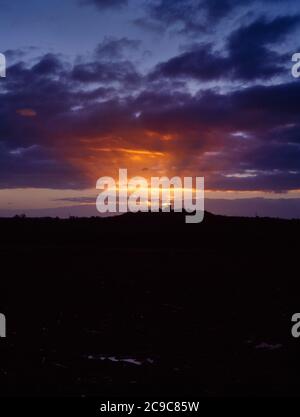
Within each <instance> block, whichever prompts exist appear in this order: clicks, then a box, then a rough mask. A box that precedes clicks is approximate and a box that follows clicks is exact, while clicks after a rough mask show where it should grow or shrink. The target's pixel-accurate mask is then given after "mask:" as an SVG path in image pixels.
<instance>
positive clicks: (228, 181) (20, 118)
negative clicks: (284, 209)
mask: <svg viewBox="0 0 300 417" xmlns="http://www.w3.org/2000/svg"><path fill="white" fill-rule="evenodd" d="M0 7H1V15H0V39H1V41H0V52H3V53H5V54H6V57H7V62H8V69H7V78H6V79H1V80H0V214H1V210H2V214H3V213H4V214H7V213H14V212H17V211H20V210H30V209H32V210H40V209H52V208H55V207H58V206H59V207H61V206H67V207H69V206H70V198H72V195H73V197H74V198H79V197H88V198H92V197H93V195H94V193H95V190H94V185H95V183H96V180H97V178H99V177H100V176H102V175H111V176H113V175H114V173H115V174H116V173H117V170H118V168H119V167H127V168H128V169H129V173H131V174H132V175H142V174H144V175H146V176H151V175H152V176H153V175H168V176H173V175H193V176H195V175H198V176H200V175H201V176H205V178H206V187H207V192H208V195H209V196H210V198H215V199H217V198H219V197H220V198H221V199H223V198H229V199H230V200H235V199H236V200H237V201H238V199H240V198H243V199H244V198H256V197H264V198H266V199H271V200H272V204H273V205H274V206H275V205H276V200H278V201H279V200H280V199H285V198H293V199H298V198H299V197H300V137H299V133H298V132H300V118H299V114H300V108H299V105H300V102H299V99H298V96H299V94H300V81H299V80H298V79H294V78H293V77H292V76H291V66H292V63H291V57H292V55H293V54H294V53H295V52H298V51H300V45H299V34H300V5H299V2H298V1H295V0H286V1H279V0H254V1H250V0H180V1H179V0H172V1H171V0H145V1H144V0H139V1H138V0H128V1H127V0H64V1H63V2H62V1H58V0H52V1H43V2H41V1H38V0H30V1H27V2H24V1H20V0H16V1H14V2H11V1H6V0H2V1H0ZM72 193H73V194H72ZM63 195H65V201H63V200H64V199H63ZM256 201H257V204H258V206H259V204H261V203H260V200H256ZM237 204H238V203H237ZM236 207H238V205H237V206H236ZM220 210H222V207H221V208H220ZM4 211H5V212H4ZM275 211H276V210H275ZM273 212H274V210H273V211H272V213H273ZM266 214H267V213H266Z"/></svg>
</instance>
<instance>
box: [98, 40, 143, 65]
mask: <svg viewBox="0 0 300 417" xmlns="http://www.w3.org/2000/svg"><path fill="white" fill-rule="evenodd" d="M140 45H141V41H139V40H133V39H128V38H126V37H124V38H120V39H118V38H114V37H105V38H104V40H103V41H102V42H101V43H99V45H98V46H97V48H96V56H97V57H98V58H100V59H107V60H121V59H122V58H123V57H124V54H125V53H126V52H128V51H136V50H137V49H139V47H140Z"/></svg>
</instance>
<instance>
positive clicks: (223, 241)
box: [0, 213, 300, 397]
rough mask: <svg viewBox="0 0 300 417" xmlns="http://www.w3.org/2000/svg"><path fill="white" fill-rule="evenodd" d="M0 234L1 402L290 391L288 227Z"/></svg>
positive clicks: (294, 360)
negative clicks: (24, 398) (4, 330)
mask: <svg viewBox="0 0 300 417" xmlns="http://www.w3.org/2000/svg"><path fill="white" fill-rule="evenodd" d="M0 227H1V236H0V251H1V252H0V253H1V281H0V312H2V313H5V315H6V317H7V338H6V339H0V390H1V391H0V392H1V395H2V396H6V395H24V396H42V395H43V396H44V395H47V396H57V395H59V396H60V395H72V396H82V395H86V396H89V395H97V396H101V395H123V396H125V397H126V396H128V397H132V396H137V395H147V396H148V397H150V396H151V395H158V394H159V395H167V394H169V395H178V396H184V395H187V394H189V395H197V396H199V397H201V396H209V397H213V396H245V395H246V396H265V395H272V396H273V395H274V396H287V395H298V392H299V388H298V387H299V379H298V378H299V376H298V375H299V374H298V369H299V366H298V363H299V361H300V360H299V354H300V339H294V338H293V337H292V336H291V327H292V323H291V316H292V315H293V313H296V312H299V311H300V281H299V258H300V242H299V235H300V221H282V220H271V219H259V218H255V219H242V218H226V217H221V216H213V215H210V214H208V213H207V214H206V216H205V220H204V222H203V223H201V224H196V225H195V224H185V223H184V218H183V215H181V214H174V213H171V214H166V213H158V214H136V215H125V216H122V217H118V218H112V219H96V218H95V219H69V220H58V219H57V220H55V219H21V218H19V219H16V218H15V219H1V220H0Z"/></svg>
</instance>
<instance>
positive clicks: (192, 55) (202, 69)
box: [151, 16, 300, 81]
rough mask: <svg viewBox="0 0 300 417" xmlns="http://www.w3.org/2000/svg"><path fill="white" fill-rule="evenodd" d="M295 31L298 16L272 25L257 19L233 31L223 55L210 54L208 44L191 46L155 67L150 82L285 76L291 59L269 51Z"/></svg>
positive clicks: (297, 24)
mask: <svg viewBox="0 0 300 417" xmlns="http://www.w3.org/2000/svg"><path fill="white" fill-rule="evenodd" d="M297 27H300V18H299V16H284V17H278V18H276V19H273V20H271V21H267V20H266V19H265V18H263V19H262V18H260V19H258V20H256V21H254V22H253V23H251V24H249V25H248V26H242V27H240V28H239V29H236V30H235V31H233V32H232V33H231V35H230V36H229V39H228V42H227V51H225V53H224V51H222V53H220V52H219V53H217V52H215V51H213V45H211V44H202V45H199V46H194V47H193V48H192V49H191V50H188V51H187V52H184V53H182V54H180V55H179V56H176V57H174V58H171V59H170V60H169V61H167V62H164V63H161V64H158V65H157V67H156V68H155V70H154V71H153V73H152V74H151V78H152V79H159V78H161V77H171V78H176V77H177V78H192V79H193V78H194V79H196V80H201V81H208V80H218V79H232V80H243V81H251V80H257V79H269V78H271V77H274V76H279V75H282V74H283V73H284V72H287V64H289V63H290V55H288V54H286V53H282V54H279V53H277V52H275V51H274V50H271V49H270V48H269V47H270V46H271V45H274V44H278V43H280V42H282V41H283V40H284V39H285V37H286V36H287V35H288V34H290V33H292V32H293V30H294V29H295V28H297Z"/></svg>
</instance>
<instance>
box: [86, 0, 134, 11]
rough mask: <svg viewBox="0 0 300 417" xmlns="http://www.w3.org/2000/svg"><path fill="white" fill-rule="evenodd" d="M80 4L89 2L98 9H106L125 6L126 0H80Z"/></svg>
mask: <svg viewBox="0 0 300 417" xmlns="http://www.w3.org/2000/svg"><path fill="white" fill-rule="evenodd" d="M81 4H91V5H94V6H96V7H97V8H98V9H99V10H107V9H116V8H119V7H124V6H127V4H128V0H81Z"/></svg>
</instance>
